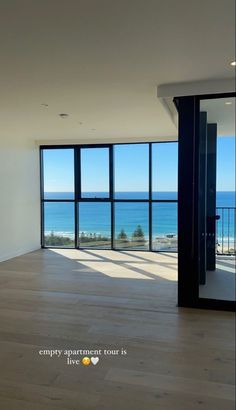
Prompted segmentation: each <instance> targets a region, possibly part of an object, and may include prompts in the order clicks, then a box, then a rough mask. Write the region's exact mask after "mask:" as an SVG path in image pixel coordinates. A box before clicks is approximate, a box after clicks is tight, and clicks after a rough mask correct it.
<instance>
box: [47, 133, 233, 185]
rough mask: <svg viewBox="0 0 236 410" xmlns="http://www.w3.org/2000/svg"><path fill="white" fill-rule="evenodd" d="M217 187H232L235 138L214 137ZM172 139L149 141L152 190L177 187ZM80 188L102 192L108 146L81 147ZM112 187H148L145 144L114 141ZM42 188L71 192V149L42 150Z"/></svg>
mask: <svg viewBox="0 0 236 410" xmlns="http://www.w3.org/2000/svg"><path fill="white" fill-rule="evenodd" d="M217 148H218V150H217V190H219V191H233V190H234V189H235V138H234V137H219V138H218V139H217ZM177 150H178V144H176V143H161V144H153V190H154V191H176V190H177ZM81 161H82V177H83V178H82V190H83V191H84V192H89V191H101V192H103V191H104V192H106V191H107V189H108V185H109V179H108V172H107V170H108V150H106V149H101V148H97V149H83V150H82V151H81ZM114 167H115V188H116V190H117V191H146V190H147V189H148V145H147V144H132V145H117V146H115V153H114ZM44 187H45V192H71V191H73V189H74V188H73V187H74V158H73V150H72V149H63V150H61V149H55V150H54V149H53V150H45V151H44Z"/></svg>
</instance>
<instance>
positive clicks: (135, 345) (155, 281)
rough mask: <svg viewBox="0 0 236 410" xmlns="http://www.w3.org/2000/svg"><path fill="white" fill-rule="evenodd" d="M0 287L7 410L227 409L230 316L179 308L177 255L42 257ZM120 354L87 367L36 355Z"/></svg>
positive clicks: (6, 270)
mask: <svg viewBox="0 0 236 410" xmlns="http://www.w3.org/2000/svg"><path fill="white" fill-rule="evenodd" d="M0 283H1V290H0V308H1V310H0V345H1V349H0V369H1V370H0V407H1V408H3V409H4V410H15V409H16V410H55V409H60V410H69V409H76V410H77V409H78V410H87V409H94V410H111V409H112V410H144V409H148V410H152V409H153V410H154V409H155V410H156V409H160V410H183V409H188V410H195V409H202V410H211V409H214V410H222V409H224V410H233V409H234V315H233V313H230V312H215V311H203V310H194V309H182V308H178V307H176V299H177V297H176V293H177V255H176V254H166V253H165V254H160V253H159V254H155V253H148V252H132V251H126V252H122V253H121V252H114V251H95V250H84V251H78V250H39V251H36V252H32V253H29V254H27V255H24V256H21V257H18V258H14V259H12V260H9V261H6V262H2V263H1V264H0ZM122 348H123V349H127V355H126V356H122V355H121V356H115V355H114V356H101V357H100V361H99V363H98V364H97V365H96V366H94V365H90V366H87V367H85V366H83V365H82V364H80V365H68V364H66V359H65V357H60V358H56V357H53V358H49V357H46V356H40V355H39V350H40V349H93V350H94V349H101V350H104V349H105V350H107V349H112V350H121V349H122Z"/></svg>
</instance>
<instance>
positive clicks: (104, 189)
mask: <svg viewBox="0 0 236 410" xmlns="http://www.w3.org/2000/svg"><path fill="white" fill-rule="evenodd" d="M81 195H82V198H109V149H108V148H83V149H81Z"/></svg>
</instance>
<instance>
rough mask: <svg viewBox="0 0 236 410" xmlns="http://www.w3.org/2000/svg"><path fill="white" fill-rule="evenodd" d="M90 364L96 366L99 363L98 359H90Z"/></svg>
mask: <svg viewBox="0 0 236 410" xmlns="http://www.w3.org/2000/svg"><path fill="white" fill-rule="evenodd" d="M91 362H92V363H93V365H94V366H96V364H97V363H98V362H99V357H91Z"/></svg>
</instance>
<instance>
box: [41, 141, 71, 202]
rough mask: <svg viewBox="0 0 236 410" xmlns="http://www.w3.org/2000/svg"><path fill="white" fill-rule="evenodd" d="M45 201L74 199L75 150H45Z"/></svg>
mask: <svg viewBox="0 0 236 410" xmlns="http://www.w3.org/2000/svg"><path fill="white" fill-rule="evenodd" d="M43 177H44V199H73V198H74V150H73V149H69V148H67V149H64V148H63V149H44V150H43Z"/></svg>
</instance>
